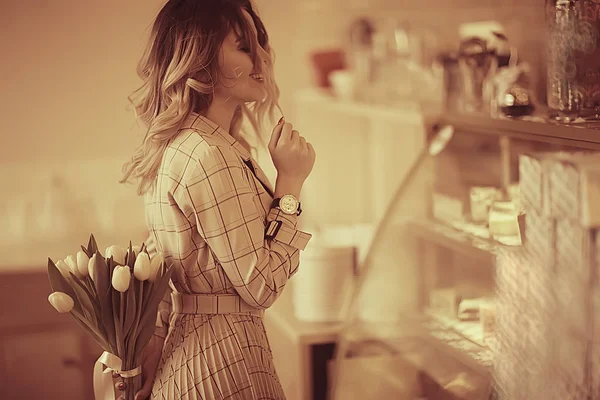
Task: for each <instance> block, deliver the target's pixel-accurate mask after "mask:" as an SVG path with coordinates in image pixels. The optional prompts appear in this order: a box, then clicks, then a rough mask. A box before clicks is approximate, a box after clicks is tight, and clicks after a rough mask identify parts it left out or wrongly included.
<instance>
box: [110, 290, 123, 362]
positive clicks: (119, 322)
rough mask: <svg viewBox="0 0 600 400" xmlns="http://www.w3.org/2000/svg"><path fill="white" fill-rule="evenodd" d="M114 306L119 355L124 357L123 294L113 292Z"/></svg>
mask: <svg viewBox="0 0 600 400" xmlns="http://www.w3.org/2000/svg"><path fill="white" fill-rule="evenodd" d="M111 293H112V305H113V318H114V324H115V340H116V341H117V355H118V356H119V357H121V358H122V357H123V355H124V354H125V341H124V340H123V339H124V338H123V318H121V317H122V314H123V312H122V307H124V304H122V301H121V293H120V292H118V291H116V290H112V291H111Z"/></svg>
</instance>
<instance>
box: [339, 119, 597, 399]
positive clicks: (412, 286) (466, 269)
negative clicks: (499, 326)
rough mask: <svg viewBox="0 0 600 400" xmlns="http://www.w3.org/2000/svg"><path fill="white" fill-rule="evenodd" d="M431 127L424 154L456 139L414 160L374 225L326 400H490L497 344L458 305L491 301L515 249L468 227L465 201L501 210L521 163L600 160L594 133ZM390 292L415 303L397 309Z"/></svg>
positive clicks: (459, 122)
mask: <svg viewBox="0 0 600 400" xmlns="http://www.w3.org/2000/svg"><path fill="white" fill-rule="evenodd" d="M429 126H430V129H429V130H428V132H427V134H428V136H429V143H434V142H437V141H436V138H438V139H439V136H436V133H440V132H442V130H440V129H439V128H440V127H444V126H445V127H451V128H452V129H450V130H446V131H445V132H450V131H451V132H453V135H451V136H449V139H450V140H448V141H447V142H446V143H444V145H443V146H441V147H440V146H430V151H427V150H425V151H424V152H423V153H421V156H419V157H418V159H417V161H416V162H414V163H413V167H412V168H411V169H410V170H409V173H408V174H407V175H406V176H405V179H403V181H402V183H401V184H399V185H398V186H397V188H396V192H395V194H394V195H393V196H392V198H391V201H390V202H389V204H388V207H387V209H386V211H385V214H384V216H383V217H382V219H381V220H380V221H381V222H380V223H379V224H378V227H377V230H376V233H375V236H374V239H373V245H372V246H371V248H370V250H369V253H368V255H367V257H366V260H365V265H364V266H363V268H362V270H361V275H360V276H359V278H358V281H357V284H356V293H355V296H354V297H353V298H354V301H353V304H352V307H351V310H352V311H351V313H350V314H349V315H348V318H347V320H346V321H345V323H344V324H343V327H342V329H341V330H340V332H339V335H338V338H339V341H338V343H337V344H336V357H335V365H336V374H335V377H334V382H333V385H332V397H331V398H332V399H350V400H351V399H355V398H356V399H358V398H361V397H360V396H362V394H360V393H358V392H356V391H352V390H349V389H348V385H349V383H350V382H353V381H354V382H356V381H359V382H360V385H363V386H364V387H363V389H364V390H371V391H372V392H371V393H373V394H372V396H375V395H376V396H378V397H382V398H398V399H412V398H431V399H488V398H495V396H496V388H495V387H494V383H493V379H492V376H493V374H492V373H493V371H494V355H495V348H496V347H495V339H494V336H493V334H491V335H490V334H485V329H484V326H483V324H482V323H481V322H480V318H481V314H480V313H479V310H481V308H479V307H478V314H480V315H479V316H478V317H477V318H473V319H471V320H469V319H468V318H464V319H463V318H458V315H457V314H458V312H457V309H458V308H459V304H460V303H461V300H462V299H471V300H474V299H481V298H493V297H494V295H495V273H496V253H497V251H498V250H499V249H500V247H502V246H518V245H520V244H519V241H518V240H516V239H517V238H515V237H510V238H509V237H505V236H498V235H492V234H491V233H490V230H489V227H488V226H487V224H486V222H485V221H483V222H477V221H475V219H474V218H472V213H471V211H472V210H470V209H469V207H470V193H471V192H470V189H471V188H472V187H476V186H480V187H481V186H493V187H495V188H497V191H498V196H499V198H498V200H499V201H502V200H505V201H506V200H508V199H510V198H511V196H512V195H511V186H512V185H514V184H515V183H517V182H518V179H519V174H518V173H519V169H518V157H519V155H520V154H523V153H525V152H530V151H563V150H564V151H586V150H600V132H598V131H595V130H593V129H586V128H574V127H567V126H558V125H552V124H546V123H540V122H533V121H518V120H505V119H502V120H492V119H490V118H485V117H477V116H454V115H447V116H442V117H435V118H432V120H431V124H429ZM437 143H439V142H437ZM434 148H436V151H435V152H434V151H431V150H433V149H434ZM442 211H443V212H442ZM517 236H518V235H517ZM509 239H511V240H509ZM512 239H515V240H512ZM398 270H400V271H402V276H404V277H407V279H397V276H398V272H397V271H398ZM385 276H391V277H393V278H391V280H392V282H389V281H388V282H386V281H385V280H383V279H381V277H385ZM415 277H416V278H415ZM390 286H391V287H393V288H395V290H396V291H398V292H409V293H414V294H415V299H414V301H413V302H410V301H408V302H398V301H396V300H395V299H396V298H395V297H391V296H388V295H387V292H386V290H389V287H390ZM434 291H435V293H436V297H435V298H434V297H432V294H433V293H434ZM515 334H516V335H518V334H519V333H518V332H515ZM357 370H360V371H361V372H360V373H358V375H357ZM353 377H354V378H353ZM392 382H393V383H394V385H392V384H391V383H392Z"/></svg>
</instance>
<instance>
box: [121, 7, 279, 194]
mask: <svg viewBox="0 0 600 400" xmlns="http://www.w3.org/2000/svg"><path fill="white" fill-rule="evenodd" d="M243 10H245V11H247V13H248V14H245V13H244V12H243ZM232 31H235V33H236V34H237V35H238V36H240V37H243V38H245V39H246V42H247V44H248V47H249V50H250V54H251V57H252V60H253V62H254V65H262V66H263V68H262V72H263V75H264V78H265V88H266V91H267V95H266V96H265V98H264V99H263V100H261V101H257V102H253V103H251V104H246V105H244V106H241V107H238V108H237V109H236V110H235V113H234V116H233V119H232V121H231V127H230V130H229V133H230V134H231V135H232V136H233V137H234V138H235V139H236V140H238V141H239V142H240V143H241V144H242V145H244V146H245V147H246V148H247V149H248V150H250V144H249V142H248V140H247V139H249V137H248V136H247V135H248V133H247V132H245V131H244V129H243V120H244V117H245V118H246V119H247V121H248V122H249V124H250V127H251V128H252V130H253V131H254V134H255V136H256V138H258V140H259V142H260V143H261V144H262V145H264V144H265V141H264V139H263V138H262V136H261V133H260V132H261V131H262V127H263V121H264V119H265V117H267V116H268V117H269V118H270V119H271V120H273V116H274V110H275V108H276V107H277V106H278V103H277V102H278V99H279V89H278V87H277V84H276V83H275V81H274V76H273V62H274V54H273V51H272V49H271V48H270V46H269V38H268V35H267V32H266V30H265V27H264V25H263V23H262V21H261V20H260V18H259V16H258V14H257V13H256V11H255V7H254V6H253V5H252V2H251V1H250V0H169V1H168V2H167V4H165V6H164V7H163V8H162V9H161V11H160V12H159V13H158V15H157V17H156V19H155V22H154V25H153V27H152V31H151V36H150V40H149V43H148V46H147V48H146V50H145V52H144V54H143V56H142V58H141V60H140V62H139V65H138V75H139V76H140V77H141V78H142V80H143V84H142V85H141V87H140V88H138V89H137V90H136V91H134V92H133V94H132V95H131V96H129V100H130V102H131V103H132V104H133V106H134V107H135V110H136V115H137V117H138V118H139V119H141V121H142V122H143V123H144V125H145V126H146V127H147V131H146V134H145V136H144V139H143V141H142V144H141V145H140V146H139V147H138V148H137V149H136V151H135V154H134V155H133V157H132V159H131V160H130V161H129V162H127V163H126V164H125V165H124V166H123V174H124V176H123V179H122V180H121V181H120V182H121V183H127V182H130V181H131V180H137V181H138V187H137V193H138V194H139V195H143V194H145V193H146V192H148V190H151V189H152V188H153V187H154V183H155V181H156V176H157V173H158V170H159V167H160V164H161V162H162V157H163V153H164V150H165V149H166V148H167V146H168V145H169V143H170V142H171V141H172V140H173V139H174V138H175V137H176V136H177V134H178V131H179V127H180V126H181V123H182V122H183V121H185V120H186V119H187V118H188V117H189V116H190V114H191V113H193V112H196V113H198V114H204V113H205V112H206V111H207V109H208V107H209V105H210V104H211V102H212V98H213V93H214V90H215V85H216V84H217V82H219V77H220V74H221V71H220V70H219V53H220V49H221V45H222V43H223V41H224V40H225V38H226V37H227V35H228V34H229V33H230V32H232ZM257 63H260V64H257Z"/></svg>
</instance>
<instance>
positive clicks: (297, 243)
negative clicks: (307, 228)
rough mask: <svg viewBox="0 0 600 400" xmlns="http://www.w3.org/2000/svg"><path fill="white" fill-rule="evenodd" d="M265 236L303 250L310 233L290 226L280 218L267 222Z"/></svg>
mask: <svg viewBox="0 0 600 400" xmlns="http://www.w3.org/2000/svg"><path fill="white" fill-rule="evenodd" d="M265 237H266V238H267V239H273V240H276V241H278V242H280V243H284V244H287V245H289V246H292V247H294V248H296V249H298V250H304V249H305V248H306V245H307V244H308V242H309V241H310V238H311V237H312V235H311V234H310V233H306V232H302V231H299V230H297V229H295V228H293V227H290V226H289V225H287V224H285V223H284V222H283V221H281V220H275V221H270V222H269V223H268V224H267V229H266V232H265Z"/></svg>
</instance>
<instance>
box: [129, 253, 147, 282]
mask: <svg viewBox="0 0 600 400" xmlns="http://www.w3.org/2000/svg"><path fill="white" fill-rule="evenodd" d="M150 272H151V270H150V257H149V256H148V254H146V253H140V254H138V256H137V258H136V259H135V264H134V265H133V275H134V276H135V278H136V279H138V280H140V281H145V280H146V279H148V278H150Z"/></svg>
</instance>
